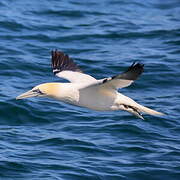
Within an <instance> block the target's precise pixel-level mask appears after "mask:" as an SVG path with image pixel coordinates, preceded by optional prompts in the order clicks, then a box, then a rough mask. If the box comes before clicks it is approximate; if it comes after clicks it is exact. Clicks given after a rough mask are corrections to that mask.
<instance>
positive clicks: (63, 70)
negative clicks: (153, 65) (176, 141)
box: [16, 51, 163, 119]
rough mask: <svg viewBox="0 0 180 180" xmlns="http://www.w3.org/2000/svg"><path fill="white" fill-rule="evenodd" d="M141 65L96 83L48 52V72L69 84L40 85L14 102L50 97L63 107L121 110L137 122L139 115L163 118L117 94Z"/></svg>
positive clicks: (61, 56) (66, 59)
mask: <svg viewBox="0 0 180 180" xmlns="http://www.w3.org/2000/svg"><path fill="white" fill-rule="evenodd" d="M143 66H144V65H143V64H140V63H133V64H132V65H131V66H130V67H129V68H128V70H127V71H126V72H124V73H122V74H119V75H117V76H113V77H110V78H104V79H100V80H96V79H95V78H94V77H92V76H90V75H87V74H84V73H83V72H82V71H81V70H80V68H79V67H78V66H77V65H76V64H75V63H74V62H73V60H72V59H70V58H69V56H68V55H65V54H64V53H63V52H60V51H52V69H53V72H54V74H55V75H57V76H58V77H60V78H65V79H67V80H69V81H70V83H44V84H40V85H38V86H36V87H34V88H33V89H32V90H30V91H28V92H26V93H23V94H21V95H20V96H18V97H17V98H16V99H23V98H28V97H34V96H44V97H51V98H54V99H57V100H60V101H63V102H66V103H70V104H74V105H77V106H81V107H86V108H89V109H93V110H103V111H108V110H125V111H128V112H130V113H132V114H134V115H136V116H138V117H140V118H141V119H143V116H142V113H147V114H151V115H163V113H160V112H157V111H155V110H152V109H150V108H147V107H144V106H142V105H140V104H138V103H136V102H135V101H134V100H132V99H131V98H129V97H127V96H125V95H123V94H121V93H119V92H118V91H117V90H118V89H119V88H124V87H126V86H129V85H130V84H131V83H132V82H133V81H134V80H136V79H137V78H138V77H139V75H140V74H141V73H142V72H143Z"/></svg>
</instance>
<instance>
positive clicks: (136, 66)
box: [122, 61, 144, 80]
mask: <svg viewBox="0 0 180 180" xmlns="http://www.w3.org/2000/svg"><path fill="white" fill-rule="evenodd" d="M143 71H144V64H142V63H139V62H137V61H134V62H133V63H132V65H131V66H130V67H129V68H128V69H127V71H125V72H124V73H123V74H122V78H124V79H127V80H136V79H137V78H138V77H139V76H140V75H141V74H142V73H143Z"/></svg>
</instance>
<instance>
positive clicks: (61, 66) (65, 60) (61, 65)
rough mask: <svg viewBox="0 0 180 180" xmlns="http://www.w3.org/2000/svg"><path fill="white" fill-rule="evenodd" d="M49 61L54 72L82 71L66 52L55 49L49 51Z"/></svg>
mask: <svg viewBox="0 0 180 180" xmlns="http://www.w3.org/2000/svg"><path fill="white" fill-rule="evenodd" d="M51 61H52V69H53V73H54V74H57V73H59V72H61V71H65V70H69V71H77V72H82V71H81V70H80V68H79V67H78V66H77V65H76V64H75V63H74V61H73V60H72V59H71V58H69V56H68V55H67V54H64V53H63V52H62V51H59V50H57V49H55V50H52V51H51Z"/></svg>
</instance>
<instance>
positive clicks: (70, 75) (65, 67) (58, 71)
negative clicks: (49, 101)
mask: <svg viewBox="0 0 180 180" xmlns="http://www.w3.org/2000/svg"><path fill="white" fill-rule="evenodd" d="M51 60H52V70H53V73H54V74H55V75H56V76H58V77H60V78H64V79H67V80H69V81H70V82H78V83H85V82H94V81H96V79H95V78H93V77H92V76H90V75H88V74H84V73H83V72H82V71H81V69H80V68H79V67H78V66H77V65H76V64H75V63H74V61H73V60H72V59H71V58H69V56H68V55H66V54H64V53H63V52H61V51H57V50H55V51H52V58H51Z"/></svg>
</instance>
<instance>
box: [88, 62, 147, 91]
mask: <svg viewBox="0 0 180 180" xmlns="http://www.w3.org/2000/svg"><path fill="white" fill-rule="evenodd" d="M143 67H144V65H143V64H140V63H135V62H134V63H133V64H132V65H131V66H130V67H129V68H128V69H127V71H125V72H124V73H122V74H119V75H116V76H113V77H109V78H104V79H101V80H98V82H96V83H94V84H92V85H90V86H89V88H90V87H97V88H101V89H104V90H106V89H108V90H109V89H112V90H113V89H114V90H116V89H119V88H124V87H126V86H129V85H130V84H131V83H133V82H134V80H136V79H137V78H138V77H139V76H140V75H141V74H142V72H143ZM86 88H88V87H86Z"/></svg>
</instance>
